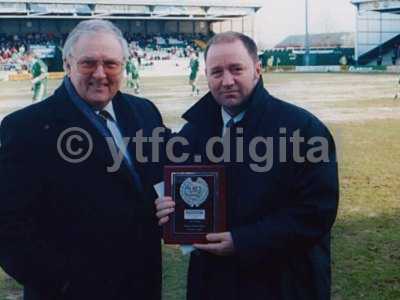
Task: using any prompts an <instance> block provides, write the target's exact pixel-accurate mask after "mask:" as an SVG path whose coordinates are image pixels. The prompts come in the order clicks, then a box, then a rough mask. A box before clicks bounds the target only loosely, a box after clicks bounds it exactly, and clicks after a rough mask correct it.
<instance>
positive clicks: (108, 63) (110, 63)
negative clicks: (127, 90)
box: [104, 61, 119, 69]
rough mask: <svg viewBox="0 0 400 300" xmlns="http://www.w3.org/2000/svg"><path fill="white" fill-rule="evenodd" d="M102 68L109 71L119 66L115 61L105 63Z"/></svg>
mask: <svg viewBox="0 0 400 300" xmlns="http://www.w3.org/2000/svg"><path fill="white" fill-rule="evenodd" d="M104 66H105V67H106V68H109V69H115V68H118V67H119V64H118V63H117V62H115V61H105V62H104Z"/></svg>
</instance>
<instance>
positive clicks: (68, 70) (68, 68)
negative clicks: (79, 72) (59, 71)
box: [63, 59, 71, 75]
mask: <svg viewBox="0 0 400 300" xmlns="http://www.w3.org/2000/svg"><path fill="white" fill-rule="evenodd" d="M63 66H64V71H65V73H66V74H67V75H69V74H70V73H71V64H70V63H69V61H68V59H64V61H63Z"/></svg>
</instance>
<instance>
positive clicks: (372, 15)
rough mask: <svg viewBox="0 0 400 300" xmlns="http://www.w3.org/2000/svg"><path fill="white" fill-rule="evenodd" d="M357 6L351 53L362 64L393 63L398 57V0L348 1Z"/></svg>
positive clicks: (395, 62) (399, 25) (396, 62)
mask: <svg viewBox="0 0 400 300" xmlns="http://www.w3.org/2000/svg"><path fill="white" fill-rule="evenodd" d="M351 2H352V4H353V5H354V6H355V7H356V8H357V22H356V24H357V25H356V27H357V28H356V44H355V55H356V58H357V60H358V63H359V64H362V65H396V64H399V59H400V49H399V46H400V0H390V1H387V0H385V1H379V0H352V1H351Z"/></svg>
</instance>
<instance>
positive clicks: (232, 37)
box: [204, 31, 259, 62]
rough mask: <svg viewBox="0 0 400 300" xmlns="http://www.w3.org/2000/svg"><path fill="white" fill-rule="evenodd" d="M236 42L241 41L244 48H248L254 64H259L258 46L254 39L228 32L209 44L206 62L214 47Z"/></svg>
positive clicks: (213, 39)
mask: <svg viewBox="0 0 400 300" xmlns="http://www.w3.org/2000/svg"><path fill="white" fill-rule="evenodd" d="M236 41H241V42H242V44H243V46H244V47H245V48H246V50H247V52H248V53H249V55H250V57H251V58H252V59H253V61H254V62H258V61H259V59H258V54H257V45H256V43H255V42H254V41H253V39H252V38H251V37H249V36H247V35H245V34H243V33H240V32H236V31H227V32H222V33H218V34H216V35H214V36H213V37H212V38H211V39H210V40H209V41H208V43H207V47H206V49H205V51H204V60H206V59H207V54H208V51H209V50H210V48H211V46H212V45H216V44H223V43H233V42H236Z"/></svg>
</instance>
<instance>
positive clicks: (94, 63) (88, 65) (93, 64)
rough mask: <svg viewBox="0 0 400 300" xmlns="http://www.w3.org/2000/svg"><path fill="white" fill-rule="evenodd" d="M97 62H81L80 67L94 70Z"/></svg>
mask: <svg viewBox="0 0 400 300" xmlns="http://www.w3.org/2000/svg"><path fill="white" fill-rule="evenodd" d="M96 64H97V62H96V61H95V60H84V61H81V63H80V65H81V66H82V67H84V68H93V67H94V66H96Z"/></svg>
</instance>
